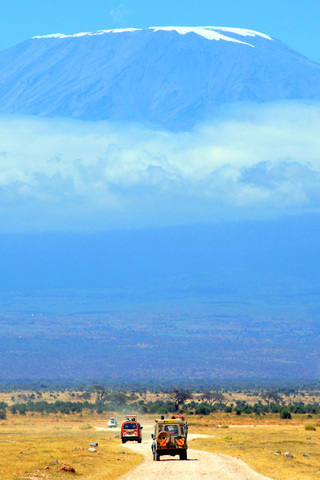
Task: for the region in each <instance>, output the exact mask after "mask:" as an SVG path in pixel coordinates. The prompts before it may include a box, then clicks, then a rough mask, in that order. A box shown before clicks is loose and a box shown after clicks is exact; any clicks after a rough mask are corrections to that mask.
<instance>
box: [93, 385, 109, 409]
mask: <svg viewBox="0 0 320 480" xmlns="http://www.w3.org/2000/svg"><path fill="white" fill-rule="evenodd" d="M94 392H95V394H96V403H98V404H99V405H101V404H102V403H105V401H106V400H107V390H106V389H105V388H104V387H103V386H102V385H95V386H94Z"/></svg>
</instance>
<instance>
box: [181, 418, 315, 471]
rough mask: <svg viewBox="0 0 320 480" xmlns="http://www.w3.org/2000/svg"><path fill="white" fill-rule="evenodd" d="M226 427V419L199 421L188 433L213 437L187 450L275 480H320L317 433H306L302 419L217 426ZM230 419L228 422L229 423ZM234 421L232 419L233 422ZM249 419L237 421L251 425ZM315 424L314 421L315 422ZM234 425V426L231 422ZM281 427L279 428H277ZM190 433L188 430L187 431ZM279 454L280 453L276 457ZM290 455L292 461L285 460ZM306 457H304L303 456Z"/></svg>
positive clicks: (197, 441)
mask: <svg viewBox="0 0 320 480" xmlns="http://www.w3.org/2000/svg"><path fill="white" fill-rule="evenodd" d="M220 420H222V421H221V424H223V425H226V419H225V418H223V419H218V418H212V417H211V418H210V419H209V421H208V418H203V419H200V421H199V422H194V423H197V425H194V426H193V428H192V432H194V433H195V432H197V433H204V434H208V435H214V437H213V438H205V439H204V438H202V439H197V440H193V441H192V442H190V443H189V446H190V447H191V448H197V449H200V450H206V451H209V452H215V453H223V454H227V455H231V456H234V457H237V458H240V459H241V460H243V461H245V462H246V463H248V464H249V465H250V466H251V467H252V468H253V469H254V470H256V471H257V472H260V473H262V474H264V475H266V476H269V477H271V478H274V479H275V480H318V479H319V478H320V433H319V432H318V431H312V432H310V431H306V430H305V424H304V422H305V420H303V419H302V418H300V419H295V421H294V422H291V421H280V420H279V418H278V419H277V420H278V425H276V424H275V422H274V420H275V419H273V418H272V417H271V418H270V417H269V421H271V422H273V424H272V423H271V424H269V425H267V421H268V419H267V418H266V419H264V420H265V423H264V424H262V425H261V426H259V425H256V426H245V425H244V424H241V422H238V426H232V425H230V426H229V428H228V429H225V428H221V426H217V425H218V424H219V423H220ZM230 420H231V418H229V421H230ZM232 420H234V417H233V419H232ZM251 420H252V419H248V418H242V419H241V421H242V422H243V421H246V423H251V424H252V425H253V421H251ZM315 421H316V420H315ZM232 423H234V422H232ZM280 423H282V424H280ZM190 431H191V428H190ZM279 452H280V453H279ZM285 452H290V453H292V455H293V458H292V459H291V458H285V457H284V453H285ZM306 455H307V456H306Z"/></svg>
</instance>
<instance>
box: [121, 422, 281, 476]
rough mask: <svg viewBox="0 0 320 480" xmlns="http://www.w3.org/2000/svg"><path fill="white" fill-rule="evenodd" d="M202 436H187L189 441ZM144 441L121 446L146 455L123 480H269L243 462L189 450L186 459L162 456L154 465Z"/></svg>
mask: <svg viewBox="0 0 320 480" xmlns="http://www.w3.org/2000/svg"><path fill="white" fill-rule="evenodd" d="M198 436H199V437H201V436H202V435H189V436H188V438H189V441H190V440H191V439H192V438H196V437H198ZM146 437H147V432H145V430H144V440H143V442H142V443H141V444H137V443H135V442H132V443H126V444H125V445H121V448H123V449H124V450H125V449H127V448H130V449H132V450H134V451H135V452H137V453H140V454H143V455H145V461H144V463H143V464H141V465H139V466H138V467H137V468H135V469H134V470H133V471H132V472H130V473H129V474H128V475H126V476H125V477H122V480H137V479H138V480H159V478H164V479H166V480H182V479H183V480H189V479H190V480H198V479H206V480H210V479H214V480H272V479H270V477H265V476H263V475H260V474H258V473H256V472H255V471H254V470H252V469H251V468H250V467H249V466H248V465H247V464H246V463H244V462H242V461H241V460H238V459H237V458H234V457H229V456H227V455H220V454H213V453H207V452H202V451H200V450H193V449H190V448H189V449H188V460H186V461H183V460H179V457H161V460H160V462H154V461H153V460H152V454H151V440H146Z"/></svg>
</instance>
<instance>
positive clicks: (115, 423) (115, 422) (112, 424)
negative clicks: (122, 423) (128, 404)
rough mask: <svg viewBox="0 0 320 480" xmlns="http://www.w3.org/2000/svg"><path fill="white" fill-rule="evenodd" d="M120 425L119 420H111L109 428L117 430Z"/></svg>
mask: <svg viewBox="0 0 320 480" xmlns="http://www.w3.org/2000/svg"><path fill="white" fill-rule="evenodd" d="M117 425H118V423H117V420H116V419H115V418H113V417H112V418H110V420H109V422H108V427H109V428H115V427H116V426H117Z"/></svg>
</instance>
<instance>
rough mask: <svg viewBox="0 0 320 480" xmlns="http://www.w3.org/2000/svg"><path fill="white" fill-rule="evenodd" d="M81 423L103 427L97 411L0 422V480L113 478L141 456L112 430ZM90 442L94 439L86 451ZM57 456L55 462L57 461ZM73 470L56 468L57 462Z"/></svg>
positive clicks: (117, 476)
mask: <svg viewBox="0 0 320 480" xmlns="http://www.w3.org/2000/svg"><path fill="white" fill-rule="evenodd" d="M85 424H89V425H91V426H93V427H96V426H105V424H106V420H104V421H102V420H101V418H99V417H98V416H92V415H91V416H89V417H87V418H86V417H83V418H81V419H80V418H79V417H76V416H74V417H73V418H70V416H68V418H66V417H62V416H51V417H41V416H36V415H34V416H33V417H30V416H27V417H24V418H22V417H17V416H15V417H10V418H9V419H8V420H5V421H2V422H0V432H1V434H0V444H1V457H0V479H1V480H12V479H16V480H27V479H28V480H41V479H47V480H56V479H57V480H58V479H66V478H70V477H72V478H73V477H75V478H76V477H78V476H81V478H85V479H86V480H102V479H103V480H105V479H106V478H108V479H110V480H114V479H116V478H119V477H120V476H121V475H123V474H125V473H126V472H128V471H129V470H131V469H132V468H134V467H135V466H136V465H137V464H139V463H140V462H141V461H142V457H141V456H140V455H137V454H135V453H133V452H130V451H127V450H126V453H125V454H119V451H120V450H121V449H122V446H121V443H120V440H119V438H114V436H115V433H114V432H113V433H109V432H101V431H96V430H95V429H94V428H92V429H83V428H82V427H83V426H84V425H85ZM90 442H98V444H99V446H98V447H97V452H96V453H89V444H90ZM57 461H58V463H57ZM63 462H64V463H67V464H69V465H72V466H73V467H74V468H75V471H76V473H75V474H71V473H66V472H63V471H60V467H61V464H62V463H63Z"/></svg>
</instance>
